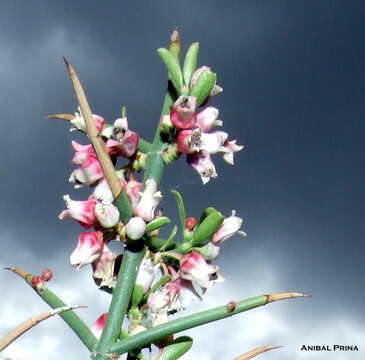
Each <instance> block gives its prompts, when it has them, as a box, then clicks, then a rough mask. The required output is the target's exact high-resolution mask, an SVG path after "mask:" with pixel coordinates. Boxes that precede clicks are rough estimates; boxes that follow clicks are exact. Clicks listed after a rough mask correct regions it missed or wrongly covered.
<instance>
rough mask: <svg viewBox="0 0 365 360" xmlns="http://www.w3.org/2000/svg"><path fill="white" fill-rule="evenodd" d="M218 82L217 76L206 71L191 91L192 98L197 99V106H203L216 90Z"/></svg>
mask: <svg viewBox="0 0 365 360" xmlns="http://www.w3.org/2000/svg"><path fill="white" fill-rule="evenodd" d="M216 81H217V74H215V73H213V72H211V71H209V70H206V71H204V72H203V73H202V74H201V75H200V76H199V78H198V81H197V82H196V84H195V85H194V86H193V88H192V89H191V91H190V94H189V95H190V96H195V97H196V103H197V106H200V105H201V104H203V102H204V101H205V100H206V99H207V97H208V96H209V95H210V92H211V91H212V89H213V88H214V85H215V83H216Z"/></svg>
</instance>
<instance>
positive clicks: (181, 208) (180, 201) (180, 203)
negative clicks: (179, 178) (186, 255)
mask: <svg viewBox="0 0 365 360" xmlns="http://www.w3.org/2000/svg"><path fill="white" fill-rule="evenodd" d="M171 192H172V193H173V194H174V195H175V200H176V204H177V209H178V211H179V217H180V223H181V227H182V229H183V230H182V231H183V232H184V229H185V221H186V210H185V205H184V199H183V198H182V196H181V194H180V193H179V192H178V191H177V190H171Z"/></svg>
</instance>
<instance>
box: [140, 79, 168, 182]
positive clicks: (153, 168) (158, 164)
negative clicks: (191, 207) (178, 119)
mask: <svg viewBox="0 0 365 360" xmlns="http://www.w3.org/2000/svg"><path fill="white" fill-rule="evenodd" d="M169 88H171V85H170V86H169ZM173 103H174V100H173V98H172V95H171V91H170V89H168V90H167V92H166V95H165V98H164V102H163V105H162V111H161V116H162V115H167V114H169V113H170V109H171V106H172V104H173ZM165 146H166V145H165V143H164V141H163V139H162V138H161V133H160V124H158V126H157V129H156V133H155V137H154V139H153V143H152V147H151V151H150V152H149V153H148V155H147V159H146V170H145V173H144V178H143V182H144V183H146V181H147V179H154V180H155V181H156V183H157V184H159V183H160V180H161V177H162V173H163V170H164V168H165V162H164V160H163V158H162V155H161V150H163V148H164V147H165Z"/></svg>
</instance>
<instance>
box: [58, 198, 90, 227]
mask: <svg viewBox="0 0 365 360" xmlns="http://www.w3.org/2000/svg"><path fill="white" fill-rule="evenodd" d="M63 199H64V200H65V203H66V210H63V211H62V212H61V213H60V215H58V218H59V219H60V220H63V219H65V218H67V217H68V218H72V219H74V220H76V221H77V222H78V223H80V224H81V226H83V227H84V228H85V229H88V228H90V227H92V226H93V225H94V224H95V221H96V216H95V205H96V202H97V201H96V200H95V199H94V198H93V197H92V196H90V197H89V199H88V200H87V201H75V200H71V198H70V196H69V195H64V196H63Z"/></svg>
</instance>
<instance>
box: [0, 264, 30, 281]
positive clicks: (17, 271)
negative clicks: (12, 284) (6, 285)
mask: <svg viewBox="0 0 365 360" xmlns="http://www.w3.org/2000/svg"><path fill="white" fill-rule="evenodd" d="M4 270H10V271H12V272H13V273H15V274H17V275H19V276H20V277H21V278H23V279H24V280H26V279H27V277H28V276H31V274H29V273H27V272H26V271H24V270H22V269H19V268H16V267H6V268H4Z"/></svg>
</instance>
